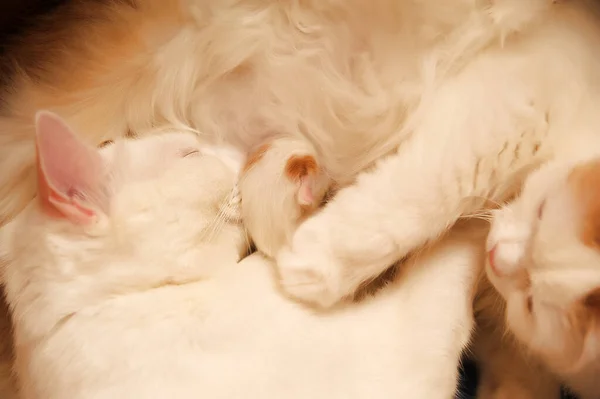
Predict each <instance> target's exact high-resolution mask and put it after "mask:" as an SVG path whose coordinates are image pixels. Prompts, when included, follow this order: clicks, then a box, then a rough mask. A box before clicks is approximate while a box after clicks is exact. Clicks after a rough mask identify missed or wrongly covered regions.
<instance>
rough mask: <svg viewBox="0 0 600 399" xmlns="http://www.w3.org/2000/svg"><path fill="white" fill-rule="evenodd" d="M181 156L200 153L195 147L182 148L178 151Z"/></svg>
mask: <svg viewBox="0 0 600 399" xmlns="http://www.w3.org/2000/svg"><path fill="white" fill-rule="evenodd" d="M180 154H181V157H182V158H186V157H190V156H197V155H199V154H200V150H199V149H197V148H184V149H183V150H181V152H180Z"/></svg>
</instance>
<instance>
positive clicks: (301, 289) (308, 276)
mask: <svg viewBox="0 0 600 399" xmlns="http://www.w3.org/2000/svg"><path fill="white" fill-rule="evenodd" d="M277 269H278V271H279V279H280V283H281V286H282V288H283V289H284V290H285V292H287V293H288V294H289V295H291V296H292V297H294V298H296V299H298V300H300V301H302V302H307V303H310V304H313V305H318V306H320V307H324V308H327V307H330V306H332V305H334V304H335V303H336V302H338V301H340V300H341V299H342V298H343V297H344V296H345V295H347V294H348V292H347V291H345V290H343V288H342V285H341V284H342V281H341V278H340V276H341V273H342V271H343V265H341V264H340V263H339V260H337V259H336V258H335V256H334V254H333V248H332V247H331V241H330V237H329V236H328V229H327V227H326V226H324V225H323V223H322V221H321V220H320V218H319V216H317V217H315V218H313V219H310V220H308V221H307V222H306V223H304V224H303V225H302V226H300V228H299V229H298V230H297V231H296V234H295V235H294V238H293V240H292V246H291V248H284V249H282V250H281V251H280V252H279V254H278V256H277Z"/></svg>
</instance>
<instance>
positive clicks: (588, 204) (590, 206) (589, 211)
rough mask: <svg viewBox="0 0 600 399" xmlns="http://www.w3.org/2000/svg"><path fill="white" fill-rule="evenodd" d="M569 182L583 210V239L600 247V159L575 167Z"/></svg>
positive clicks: (584, 241) (591, 244)
mask: <svg viewBox="0 0 600 399" xmlns="http://www.w3.org/2000/svg"><path fill="white" fill-rule="evenodd" d="M569 184H570V186H571V190H572V192H573V195H574V198H575V201H576V203H577V204H578V206H579V208H580V210H581V212H580V214H581V221H582V224H581V233H580V234H581V239H582V241H583V243H584V244H585V245H586V246H588V247H591V248H597V249H600V160H593V161H591V162H587V163H585V164H583V165H579V166H577V167H575V168H574V169H573V170H572V171H571V174H570V175H569Z"/></svg>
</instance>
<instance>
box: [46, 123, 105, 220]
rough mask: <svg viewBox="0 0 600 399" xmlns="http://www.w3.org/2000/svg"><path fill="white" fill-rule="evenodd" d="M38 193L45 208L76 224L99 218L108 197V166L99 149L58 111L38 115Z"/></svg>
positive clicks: (54, 214)
mask: <svg viewBox="0 0 600 399" xmlns="http://www.w3.org/2000/svg"><path fill="white" fill-rule="evenodd" d="M35 119H36V120H35V123H36V154H37V172H38V196H39V200H40V201H41V205H42V209H43V210H44V212H46V213H47V214H50V215H52V216H55V217H60V218H66V219H68V220H70V221H71V222H73V223H76V224H89V223H92V222H93V221H95V220H96V217H97V216H98V214H97V213H98V212H99V211H100V210H101V209H102V205H103V203H104V200H105V193H106V190H105V184H104V183H105V182H104V178H105V170H104V164H103V161H102V158H101V156H100V154H99V153H98V151H97V150H96V149H95V148H93V147H91V146H89V145H87V144H86V143H84V142H82V141H81V140H79V139H78V138H77V136H76V135H75V133H73V131H72V130H71V129H70V128H69V126H67V124H66V123H65V122H64V121H63V120H62V119H61V118H60V117H59V116H57V115H55V114H53V113H51V112H48V111H40V112H38V113H37V115H36V118H35Z"/></svg>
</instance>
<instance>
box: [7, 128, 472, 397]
mask: <svg viewBox="0 0 600 399" xmlns="http://www.w3.org/2000/svg"><path fill="white" fill-rule="evenodd" d="M171 137H172V139H171ZM190 140H191V136H189V137H188V138H185V136H184V135H166V136H159V137H156V138H148V139H144V140H142V141H135V142H125V143H116V144H115V145H113V146H110V147H106V148H105V149H103V150H102V153H103V156H104V157H105V159H106V161H107V162H109V164H111V165H112V169H113V170H114V171H115V172H119V171H120V172H121V173H115V176H121V179H120V180H115V182H116V181H119V182H124V183H126V184H123V185H122V184H116V185H115V184H113V185H112V187H113V189H114V191H113V197H112V202H111V211H110V212H109V214H107V215H105V216H106V218H103V219H102V220H100V221H99V222H98V223H97V224H95V225H94V226H88V227H81V226H80V227H77V226H74V225H71V224H70V223H69V222H66V221H61V220H58V221H57V220H52V219H49V218H48V217H47V216H44V215H43V214H42V213H40V211H39V209H38V206H37V203H35V202H34V203H32V204H31V205H30V207H29V208H28V209H27V210H26V211H25V212H24V213H22V214H21V215H19V217H18V218H17V219H15V220H14V221H13V222H11V223H10V224H9V225H7V226H6V228H5V229H3V231H2V233H3V236H2V240H0V242H1V243H2V246H3V248H2V254H3V256H5V257H6V259H8V260H9V262H8V263H7V264H6V265H5V270H4V273H3V277H4V283H5V284H6V294H7V299H8V302H9V304H10V307H11V310H12V313H13V320H14V324H15V341H16V342H15V344H16V353H17V362H16V369H17V373H18V376H19V378H20V383H21V388H22V393H23V398H25V399H37V398H40V399H64V398H72V399H78V398H85V399H100V398H106V399H108V398H110V399H118V398H156V397H165V398H166V397H174V398H196V397H199V396H201V397H206V398H211V399H217V398H223V399H233V398H240V399H242V398H243V399H266V398H287V399H293V398H298V399H300V398H309V397H310V398H328V399H333V398H339V399H342V398H343V399H351V398H364V399H367V398H382V399H384V398H390V399H391V398H398V397H410V398H422V399H436V398H439V399H448V398H450V397H451V396H452V395H453V391H454V389H455V386H456V377H457V371H456V366H457V364H458V361H459V357H460V353H461V350H462V348H463V347H464V345H465V344H466V343H467V341H468V338H469V334H470V329H471V324H472V313H471V300H472V298H471V291H472V284H473V282H474V278H475V276H476V274H477V269H478V264H479V263H480V261H481V251H480V245H479V243H480V242H481V239H480V238H481V237H480V236H478V235H477V234H475V233H473V232H471V233H466V232H457V233H456V234H455V235H452V236H451V237H450V238H448V239H446V240H444V242H442V243H441V244H439V245H437V246H436V247H435V248H434V249H432V250H431V251H427V252H424V253H422V254H420V256H418V257H415V259H414V260H412V261H410V262H409V263H407V265H406V267H405V269H404V270H403V273H402V278H401V279H400V280H399V281H397V282H395V283H393V284H391V285H390V286H388V287H387V288H385V289H384V292H381V293H380V294H378V295H377V296H376V297H374V298H371V299H367V300H366V301H365V303H361V304H357V305H356V306H352V307H348V308H342V309H337V310H332V311H331V313H328V314H321V313H318V312H313V311H312V310H310V309H307V308H305V307H302V306H299V305H297V304H295V303H294V302H292V301H288V300H286V299H285V297H283V296H282V295H281V293H280V292H279V291H278V289H277V287H276V285H275V283H274V279H273V276H272V266H273V265H272V263H271V262H269V261H267V260H266V259H264V258H263V257H261V256H260V255H258V254H256V255H252V256H250V257H249V258H247V259H245V260H243V261H242V262H240V263H238V259H239V258H240V253H242V252H243V251H244V250H245V249H246V247H247V243H246V241H245V234H244V229H243V228H242V226H241V225H239V224H237V223H236V222H235V221H229V220H226V219H222V218H219V217H218V209H219V205H220V204H221V203H222V201H223V200H224V199H226V198H228V197H227V195H228V193H230V192H231V190H232V189H233V187H234V184H235V176H236V174H235V171H234V170H232V169H231V168H228V167H226V166H225V164H224V163H222V162H221V161H220V160H219V159H218V158H215V157H213V156H211V155H205V156H198V157H194V156H192V157H186V158H180V155H179V156H177V155H176V156H174V154H178V152H177V151H176V152H175V153H174V152H172V151H171V149H177V148H181V147H183V148H189V146H190V143H192V142H193V140H191V141H190ZM123 158H125V159H126V160H127V161H126V162H121V160H122V159H123ZM157 159H162V162H161V163H160V166H161V167H160V168H154V169H152V168H151V165H149V163H151V164H156V163H157V161H156V160H157ZM123 168H125V169H123ZM138 171H144V172H145V173H144V174H142V175H139V174H138Z"/></svg>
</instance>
